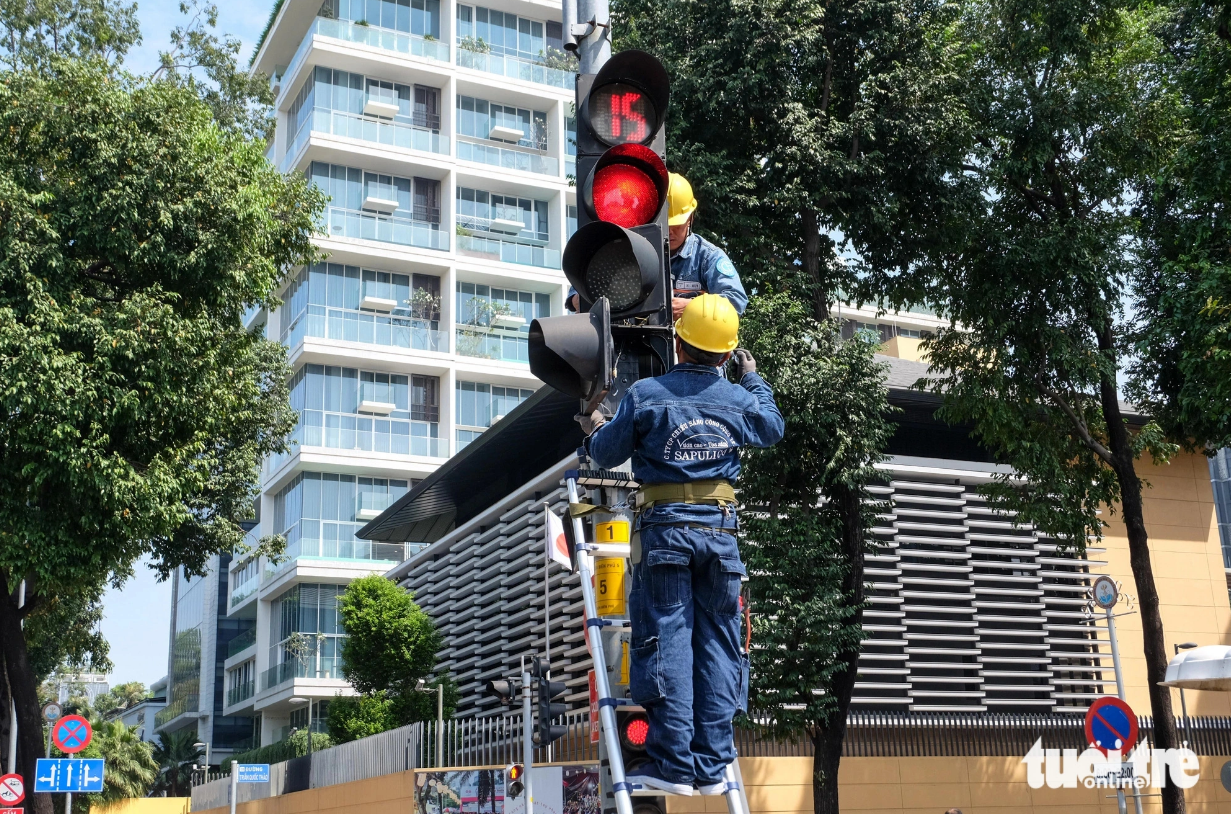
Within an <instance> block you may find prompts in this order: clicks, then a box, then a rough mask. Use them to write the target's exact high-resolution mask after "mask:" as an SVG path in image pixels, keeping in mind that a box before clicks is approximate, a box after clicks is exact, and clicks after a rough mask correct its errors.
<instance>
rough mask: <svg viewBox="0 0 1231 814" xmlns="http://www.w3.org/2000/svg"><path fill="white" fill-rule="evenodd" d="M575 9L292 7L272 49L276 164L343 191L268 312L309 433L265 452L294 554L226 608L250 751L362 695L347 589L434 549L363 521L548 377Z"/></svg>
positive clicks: (563, 225)
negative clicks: (309, 261) (346, 645)
mask: <svg viewBox="0 0 1231 814" xmlns="http://www.w3.org/2000/svg"><path fill="white" fill-rule="evenodd" d="M559 19H560V7H559V4H558V3H554V4H553V3H544V2H535V0H511V1H507V2H506V1H503V0H502V2H500V3H499V5H498V6H490V5H488V6H484V5H477V4H466V3H459V2H453V1H452V0H325V2H324V3H323V4H322V2H321V0H283V2H281V4H280V6H279V7H278V8H277V11H276V14H275V17H274V19H273V21H272V23H271V25H270V28H269V31H268V32H267V34H266V36H265V38H264V39H263V41H262V42H261V44H260V45H259V47H258V51H257V54H256V57H255V59H254V62H253V69H254V70H256V71H260V72H263V73H265V74H268V75H270V76H271V77H273V79H272V84H273V87H274V88H275V91H276V94H277V99H276V101H275V108H276V113H277V130H276V135H275V137H274V139H273V141H272V143H271V145H270V149H269V152H268V154H267V156H268V158H269V159H270V161H272V162H273V163H274V164H275V165H277V166H278V167H279V168H280V169H281V170H282V171H283V172H285V173H300V174H302V175H304V176H305V177H307V178H308V179H309V180H310V181H311V182H312V183H314V184H316V185H317V186H319V187H320V188H321V189H322V190H323V191H324V192H325V193H326V194H327V195H328V196H329V197H330V200H329V202H328V204H327V209H326V212H325V214H324V217H323V223H322V225H321V231H320V234H319V235H318V238H317V241H316V243H317V245H318V246H319V248H320V249H321V252H322V254H323V255H324V259H323V260H322V261H321V262H319V263H317V264H315V265H312V266H308V267H304V268H300V269H295V270H293V271H292V273H291V274H290V275H289V276H288V281H287V284H286V287H285V289H284V290H283V291H282V292H281V298H282V300H283V305H282V306H281V307H280V308H278V309H277V310H276V311H274V312H272V313H265V312H257V313H252V314H250V315H249V316H248V318H247V319H248V325H249V326H251V327H259V326H263V327H264V330H265V332H266V335H267V336H268V337H270V338H271V339H276V340H279V341H281V342H283V343H284V344H285V345H286V346H287V348H288V350H289V353H290V361H291V364H292V367H293V370H294V373H293V377H292V380H291V400H292V405H293V406H294V409H295V410H296V411H298V413H299V418H300V421H299V426H298V428H297V430H296V431H295V434H294V436H293V438H292V441H293V442H294V443H293V446H292V450H291V452H290V454H288V455H283V456H277V457H275V458H274V459H271V460H269V461H267V462H266V465H265V467H264V471H263V476H262V494H261V498H260V505H259V510H258V511H259V524H258V526H257V528H256V529H254V531H253V532H252V534H253V538H254V539H257V538H259V537H261V536H264V535H268V534H282V535H284V536H285V537H286V539H287V550H286V556H285V557H284V558H283V559H282V560H281V561H279V562H276V563H275V562H270V561H268V560H266V559H263V558H262V559H244V558H242V557H239V558H235V559H234V560H233V561H231V562H230V563H229V564H228V565H227V566H226V578H227V591H226V599H225V602H226V607H225V608H223V609H222V613H223V614H225V618H226V619H227V620H229V621H231V622H232V623H239V624H240V626H241V628H243V632H241V633H239V634H238V635H235V636H234V637H233V638H231V639H230V641H229V642H228V643H227V645H226V646H225V649H224V648H223V647H218V646H216V647H215V655H216V657H217V658H218V659H219V660H220V661H221V664H220V670H219V671H217V674H216V675H214V676H208V675H206V674H208V673H210V672H211V671H210V670H209V669H208V667H209V666H212V663H213V661H214V660H213V659H210V658H208V655H209V654H207V653H205V654H203V657H202V658H201V660H200V663H201V665H202V670H201V673H202V677H201V682H200V683H201V687H200V690H199V691H198V694H199V693H206V694H207V695H208V694H210V693H209V689H212V687H209V688H207V686H206V685H207V684H213V686H221V696H222V701H221V707H220V708H219V709H218V710H217V719H218V721H220V722H221V721H227V722H233V721H237V720H239V719H240V718H243V717H248V718H251V719H252V733H253V735H252V739H251V741H250V743H251V745H253V746H255V745H265V744H269V743H273V742H276V741H278V740H281V739H282V738H284V737H286V735H287V734H288V733H289V732H290V731H291V730H293V729H295V728H301V727H303V726H306V725H307V722H308V716H309V705H308V704H305V703H304V699H307V700H309V701H310V702H311V716H312V719H313V722H314V727H313V728H314V729H322V728H323V719H324V718H325V717H326V716H327V714H328V703H329V701H330V700H331V699H332V698H334V697H335V696H336V695H338V694H339V693H342V694H347V693H350V692H352V690H351V689H350V687H349V685H348V684H347V683H346V681H345V680H344V679H343V678H342V675H341V657H340V649H341V643H342V640H343V637H344V635H345V633H344V631H343V630H342V627H341V625H340V623H339V621H338V614H337V598H338V596H339V594H340V593H341V592H342V591H343V590H344V589H345V586H346V585H347V584H348V583H349V582H350V581H351V580H353V579H355V578H357V577H359V576H362V575H365V574H372V573H383V572H385V571H387V570H389V568H390V567H392V566H393V565H394V564H396V563H398V562H401V561H402V560H404V559H406V557H407V556H409V555H410V554H411V553H413V552H414V551H415V550H417V547H416V546H415V544H413V543H410V544H396V545H393V544H383V543H368V542H366V541H357V540H356V539H355V537H354V532H355V531H356V530H357V529H358V528H359V527H360V526H362V525H363V524H364V523H365V522H366V521H368V520H370V519H372V518H374V517H376V515H377V514H379V513H380V511H381V510H383V509H384V508H386V507H387V506H388V505H389V504H390V503H391V502H392V501H393V500H396V499H397V498H398V497H400V496H401V495H403V494H405V493H406V492H407V491H408V490H409V489H410V488H411V487H413V485H414V484H415V483H417V482H418V481H419V480H421V479H423V478H424V477H426V476H427V475H428V474H430V473H431V472H432V471H433V470H434V469H435V468H436V467H437V466H439V465H440V464H441V463H442V462H443V461H445V460H447V459H448V458H449V457H450V456H452V455H455V454H456V453H457V452H458V451H459V450H461V449H463V448H464V447H465V446H466V445H467V444H468V443H469V442H470V441H471V440H473V439H474V438H475V437H477V436H478V435H479V434H480V433H482V432H483V430H485V429H486V428H487V427H488V426H490V425H491V424H492V423H493V422H495V421H498V420H499V419H500V418H501V417H503V416H504V415H505V414H507V413H508V412H510V411H511V410H512V409H513V408H514V407H515V406H517V404H519V403H520V402H521V401H523V400H524V399H526V398H528V397H529V396H530V395H531V394H532V393H533V392H534V390H535V389H536V388H537V387H538V386H539V385H540V383H539V382H538V381H537V380H536V379H535V378H534V377H533V376H531V375H530V370H529V365H528V356H527V352H526V347H527V346H526V335H527V331H528V328H529V323H530V321H531V320H533V319H534V318H536V317H539V316H548V315H558V314H561V313H563V312H564V298H565V294H566V292H567V289H568V285H567V283H566V281H565V279H564V276H563V274H562V273H561V271H560V254H561V251H562V249H563V246H564V242H565V241H566V240H567V238H568V236H569V234H570V233H571V231H572V229H573V228H575V226H574V224H575V214H574V213H575V210H574V209H573V207H574V206H575V199H574V195H573V191H572V187H571V185H570V180H569V176H570V175H571V174H572V173H573V172H574V170H573V162H572V158H571V156H570V153H571V150H572V148H571V144H570V142H571V139H570V136H569V128H570V127H571V121H570V119H571V115H572V99H573V86H574V74H573V73H572V72H571V71H569V70H564V69H562V68H567V67H569V64H568V61H567V60H565V59H564V55H563V52H562V51H561V50H560V47H561V42H560V32H561V28H560V22H559ZM204 611H205V612H204V613H203V614H202V618H203V619H206V620H208V619H211V618H212V614H211V613H210V609H209V608H205V609H204ZM219 624H221V622H219ZM181 626H182V625H181ZM181 637H182V634H181ZM202 638H203V639H208V638H211V637H210V636H208V635H203V637H202ZM212 638H214V639H215V640H217V639H218V637H217V636H214V637H212ZM205 649H207V648H205ZM171 672H172V685H173V686H172V687H171V688H169V699H170V700H172V701H174V700H175V699H176V698H177V697H178V695H177V693H176V689H175V687H174V680H175V679H174V676H175V670H172V671H171ZM214 682H221V684H220V685H219V684H214ZM190 706H197V707H198V708H199V711H197V712H196V714H197V715H198V716H200V717H201V718H204V717H205V715H206V713H205V710H207V709H208V705H207V704H206V703H197V704H195V705H192V704H190ZM175 712H176V711H175V710H170V711H164V713H163V715H162V718H163V722H164V724H165V725H166V728H167V729H174V728H176V726H175V724H176V723H178V721H175V722H173V720H172V718H171V716H172V715H175ZM190 715H191V713H189V716H190ZM176 717H177V718H178V717H179V716H176ZM245 745H247V744H245Z"/></svg>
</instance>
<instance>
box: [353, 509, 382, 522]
mask: <svg viewBox="0 0 1231 814" xmlns="http://www.w3.org/2000/svg"><path fill="white" fill-rule="evenodd" d="M381 511H382V510H381V509H360V510H359V511H357V512H355V519H356V520H375V519H376V518H378V517H380V513H381Z"/></svg>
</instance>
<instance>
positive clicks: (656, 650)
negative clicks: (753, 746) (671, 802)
mask: <svg viewBox="0 0 1231 814" xmlns="http://www.w3.org/2000/svg"><path fill="white" fill-rule="evenodd" d="M685 524H687V525H685ZM639 526H640V534H641V561H640V562H639V563H638V564H637V565H636V566H634V568H633V585H632V591H631V592H630V595H629V611H630V619H631V621H632V645H631V647H630V649H629V657H630V660H631V664H630V666H629V682H630V683H629V689H630V691H631V694H632V698H633V700H634V701H636V702H637V703H638V704H641V705H642V706H644V707H645V710H646V714H647V716H648V717H649V719H650V732H649V736H648V738H647V740H646V752H647V753H648V754H649V756H650V757H651V758H653V759H654V761H655V762H656V763H657V764H658V769H659V771H660V772H661V774H662V776H663V777H664V778H666V779H668V780H670V781H672V782H676V783H694V782H695V783H697V784H698V785H702V784H708V783H717V782H719V781H721V780H722V773H723V769H724V768H725V767H726V766H727V764H729V763H730V762H731V761H732V760H734V759H735V742H734V737H733V734H734V733H733V729H732V725H731V720H732V719H733V718H734V717H735V713H736V710H737V708H740V707H742V706H743V705H745V704H746V699H747V693H748V687H747V674H748V673H747V666H746V665H747V660H746V657H745V656H744V654H743V652H742V650H741V648H740V644H741V642H740V609H739V592H740V581H741V577H742V576H743V575H744V573H745V572H744V565H743V563H741V562H740V559H739V546H738V543H737V540H736V537H735V533H734V532H735V516H734V513H731V514H730V515H729V516H724V515H723V514H722V512H721V510H719V509H718V508H717V507H713V506H691V505H683V504H667V505H658V506H655V507H654V508H652V509H651V510H650V511H648V512H645V513H644V514H642V516H641V518H640V523H639Z"/></svg>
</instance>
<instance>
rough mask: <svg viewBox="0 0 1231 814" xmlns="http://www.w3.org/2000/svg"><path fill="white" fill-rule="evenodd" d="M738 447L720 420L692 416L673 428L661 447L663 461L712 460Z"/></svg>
mask: <svg viewBox="0 0 1231 814" xmlns="http://www.w3.org/2000/svg"><path fill="white" fill-rule="evenodd" d="M737 447H738V444H736V443H735V439H734V438H733V437H731V431H730V430H729V429H727V426H726V425H725V424H723V423H722V422H721V421H716V420H714V419H712V418H694V419H692V420H691V421H685V422H684V423H683V424H681V425H679V426H678V427H676V428H675V430H674V431H673V432H672V433H671V435H670V437H668V438H667V444H666V446H664V447H663V460H664V461H713V460H717V459H718V458H721V457H723V456H725V455H729V454H731V452H732V451H734V450H735V449H736V448H737Z"/></svg>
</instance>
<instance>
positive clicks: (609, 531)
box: [594, 520, 628, 543]
mask: <svg viewBox="0 0 1231 814" xmlns="http://www.w3.org/2000/svg"><path fill="white" fill-rule="evenodd" d="M594 542H596V543H627V542H628V521H627V520H610V521H608V522H606V523H595V524H594Z"/></svg>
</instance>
